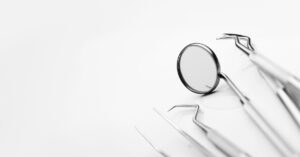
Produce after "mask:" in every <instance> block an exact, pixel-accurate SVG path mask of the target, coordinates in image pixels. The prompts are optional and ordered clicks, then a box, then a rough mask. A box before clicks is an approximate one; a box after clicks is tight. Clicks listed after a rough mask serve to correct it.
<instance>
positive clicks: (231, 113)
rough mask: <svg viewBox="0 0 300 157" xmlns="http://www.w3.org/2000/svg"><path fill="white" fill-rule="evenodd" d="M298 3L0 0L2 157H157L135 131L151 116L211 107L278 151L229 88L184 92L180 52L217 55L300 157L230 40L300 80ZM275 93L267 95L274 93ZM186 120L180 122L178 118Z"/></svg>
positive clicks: (263, 152)
mask: <svg viewBox="0 0 300 157" xmlns="http://www.w3.org/2000/svg"><path fill="white" fill-rule="evenodd" d="M299 5H300V4H299V1H296V0H295V1H287V0H286V1H274V0H272V1H271V0H270V1H262V0H257V1H253V0H252V1H240V0H235V1H234V0H229V1H215V0H209V1H208V0H207V1H205V0H197V1H188V0H186V1H158V0H157V1H142V0H126V1H121V0H119V1H116V0H111V1H90V0H85V1H77V0H69V1H68V0H52V1H38V0H35V1H34V0H28V1H21V0H10V1H5V0H2V1H1V2H0V156H5V157H17V156H18V157H22V156H24V157H29V156H30V157H40V156H57V157H60V156H61V157H63V156H91V157H94V156H128V157H129V156H130V157H133V156H136V157H137V156H156V155H157V154H156V153H155V152H154V151H153V150H152V149H151V147H150V146H149V145H147V143H146V142H145V141H143V139H142V138H141V137H140V136H139V135H138V134H137V133H136V131H135V129H134V126H135V125H136V124H137V123H138V121H140V120H139V119H143V118H146V115H147V113H149V112H152V107H153V106H156V107H161V108H168V107H169V106H172V105H174V104H182V103H200V102H201V103H203V104H202V107H203V110H204V112H205V116H204V117H203V118H204V119H205V120H207V124H208V125H210V126H213V127H214V128H216V129H218V130H219V131H220V132H221V133H223V134H224V135H226V136H227V137H229V138H230V139H232V140H233V141H234V142H235V143H238V144H239V145H241V147H243V148H244V149H246V150H247V151H248V152H250V153H252V154H253V155H256V156H276V151H274V150H273V148H272V147H271V146H270V145H269V143H268V142H267V141H266V140H265V139H264V137H263V136H262V135H261V134H260V133H259V131H258V130H257V129H256V128H255V126H254V125H253V124H252V123H251V121H250V120H249V119H248V118H247V117H246V115H245V114H244V112H243V111H242V109H241V108H240V104H239V102H238V100H237V98H236V97H235V96H234V94H233V93H232V92H231V91H230V90H229V89H228V87H227V86H226V85H224V83H223V82H222V83H221V84H220V86H219V88H218V89H217V90H218V91H220V92H218V93H216V94H215V95H212V96H209V97H206V98H201V97H200V96H199V95H195V94H193V93H191V92H189V91H188V90H187V89H186V88H184V86H183V85H182V84H181V82H180V80H179V78H178V76H177V72H176V59H177V55H178V54H179V52H180V50H181V49H182V48H183V47H184V46H185V45H187V44H189V43H191V42H202V43H205V44H207V45H208V46H210V47H211V48H212V49H214V51H215V52H216V54H217V55H218V57H219V60H220V64H221V66H222V71H223V72H225V73H227V74H228V75H229V76H230V77H231V78H232V79H233V81H234V82H236V84H237V85H238V86H239V87H240V88H241V89H242V90H243V91H244V92H245V94H247V95H248V96H249V97H250V99H251V100H253V103H254V104H255V106H256V107H257V108H258V109H259V110H260V112H261V113H262V114H263V115H264V116H265V117H266V118H267V119H268V120H269V121H270V123H272V125H273V126H274V127H275V128H276V129H278V131H280V133H281V134H282V135H283V136H284V137H285V138H286V139H287V140H288V141H289V142H290V143H292V144H293V145H294V146H298V150H299V145H300V143H299V139H300V135H299V130H297V128H296V127H295V126H294V125H293V123H292V122H291V120H290V119H289V117H288V115H287V114H286V112H285V111H284V110H283V108H282V106H281V105H280V104H279V103H278V102H277V101H276V99H275V97H273V98H274V100H273V99H272V98H271V97H272V93H271V92H270V91H266V90H267V89H268V88H267V86H266V85H265V84H264V82H262V80H260V78H259V76H257V75H255V72H256V71H255V68H254V67H253V66H251V64H250V63H249V62H248V60H247V58H246V57H245V55H243V54H242V53H241V52H240V51H238V50H237V48H236V47H235V46H234V44H233V41H216V40H215V38H217V37H219V36H220V35H221V34H222V33H224V32H233V33H240V34H245V35H249V36H251V37H252V39H253V42H254V44H255V48H256V49H257V51H258V52H260V53H262V54H264V55H265V56H267V57H269V58H270V59H271V60H273V61H275V62H276V63H278V64H280V65H281V66H283V67H284V68H286V69H288V70H289V71H292V72H293V73H294V74H296V75H297V76H300V70H299V66H300V62H299V52H300V47H299V41H300V29H299V28H300V22H299V15H300V10H299ZM263 88H264V90H263ZM177 115H180V114H177Z"/></svg>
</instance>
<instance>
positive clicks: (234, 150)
mask: <svg viewBox="0 0 300 157" xmlns="http://www.w3.org/2000/svg"><path fill="white" fill-rule="evenodd" d="M177 107H193V108H196V111H195V115H194V117H193V122H194V123H195V124H196V125H197V126H198V127H199V128H201V130H202V131H203V132H204V133H205V135H206V137H207V139H208V140H209V141H210V142H211V143H212V144H214V145H215V146H216V147H217V148H218V149H219V150H220V151H222V152H223V153H224V154H225V155H226V156H228V157H250V155H249V154H247V153H246V152H245V151H243V150H242V149H240V148H239V147H237V146H236V145H235V144H234V143H232V142H231V141H229V140H228V139H226V138H225V137H224V136H223V135H221V134H220V133H219V132H217V131H216V130H214V129H212V128H210V127H208V126H207V125H205V124H203V123H201V122H200V121H198V120H197V117H198V113H199V111H200V112H201V110H200V107H199V105H176V106H173V107H172V108H171V109H170V110H169V111H171V110H173V109H174V108H177Z"/></svg>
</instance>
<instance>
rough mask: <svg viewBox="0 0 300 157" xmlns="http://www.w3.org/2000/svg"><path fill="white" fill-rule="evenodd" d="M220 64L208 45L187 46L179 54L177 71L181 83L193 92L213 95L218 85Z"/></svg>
mask: <svg viewBox="0 0 300 157" xmlns="http://www.w3.org/2000/svg"><path fill="white" fill-rule="evenodd" d="M219 67H220V66H219V62H218V59H217V57H216V55H215V54H214V52H213V51H212V50H211V49H210V48H209V47H208V46H206V45H203V44H200V43H193V44H189V45H187V46H186V47H185V48H184V49H183V50H182V51H181V52H180V54H179V56H178V60H177V71H178V75H179V77H180V80H181V82H182V83H183V84H184V85H185V86H186V87H187V88H188V89H189V90H190V91H192V92H194V93H198V94H208V93H211V92H212V91H213V90H214V89H215V88H216V87H217V85H218V83H219V81H220V78H219V72H220V68H219Z"/></svg>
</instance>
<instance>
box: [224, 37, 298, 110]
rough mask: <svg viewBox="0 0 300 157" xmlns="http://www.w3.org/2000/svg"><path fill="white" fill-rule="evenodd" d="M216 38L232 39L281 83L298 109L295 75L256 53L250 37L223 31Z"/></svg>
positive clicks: (260, 67) (257, 64)
mask: <svg viewBox="0 0 300 157" xmlns="http://www.w3.org/2000/svg"><path fill="white" fill-rule="evenodd" d="M218 39H234V40H235V45H236V46H237V47H238V48H239V49H240V50H241V51H242V52H244V53H245V54H246V55H247V56H248V57H249V59H250V60H251V61H252V62H253V63H254V64H255V65H256V66H257V67H258V68H259V69H260V70H262V71H263V72H264V73H266V74H268V75H269V76H270V77H272V78H273V79H276V80H278V81H279V82H280V83H281V84H282V85H283V88H284V90H285V92H286V93H287V94H288V95H289V97H291V99H292V100H293V101H294V103H295V104H296V105H297V107H298V109H300V97H299V96H300V80H299V79H298V78H297V77H296V76H294V75H292V74H291V73H289V72H287V71H286V70H284V69H282V68H281V67H279V66H278V65H276V64H275V63H273V62H272V61H270V60H268V59H267V58H266V57H264V56H262V55H260V54H258V53H256V51H255V50H254V48H253V46H252V43H251V39H250V38H249V37H247V36H244V35H240V34H232V33H225V34H224V35H223V36H222V37H220V38H218ZM241 41H246V43H247V44H246V45H244V44H242V43H241Z"/></svg>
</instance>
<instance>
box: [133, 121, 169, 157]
mask: <svg viewBox="0 0 300 157" xmlns="http://www.w3.org/2000/svg"><path fill="white" fill-rule="evenodd" d="M135 130H136V131H137V132H138V133H139V134H140V135H141V136H142V137H143V139H144V140H145V141H147V143H149V144H150V146H151V147H152V148H153V149H154V150H155V151H156V152H157V153H159V154H160V155H162V156H163V157H169V155H167V154H166V153H165V152H164V151H163V150H161V149H159V148H158V147H156V146H155V145H154V144H152V142H151V141H150V140H149V139H148V138H147V137H146V136H145V135H144V134H143V133H142V132H141V131H140V130H139V129H138V128H137V127H136V128H135Z"/></svg>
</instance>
